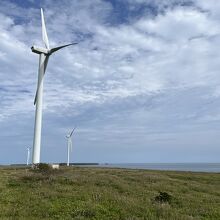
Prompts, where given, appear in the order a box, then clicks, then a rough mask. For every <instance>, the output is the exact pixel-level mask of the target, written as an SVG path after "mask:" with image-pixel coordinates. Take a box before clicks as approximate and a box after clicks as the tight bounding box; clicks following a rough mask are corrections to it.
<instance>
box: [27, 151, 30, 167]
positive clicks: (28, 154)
mask: <svg viewBox="0 0 220 220" xmlns="http://www.w3.org/2000/svg"><path fill="white" fill-rule="evenodd" d="M30 149H31V148H30V147H27V166H28V165H29V158H30Z"/></svg>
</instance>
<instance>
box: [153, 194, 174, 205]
mask: <svg viewBox="0 0 220 220" xmlns="http://www.w3.org/2000/svg"><path fill="white" fill-rule="evenodd" d="M154 199H155V201H156V202H160V203H165V202H167V203H170V202H171V200H172V196H171V195H170V194H168V193H167V192H159V195H157V196H155V198H154Z"/></svg>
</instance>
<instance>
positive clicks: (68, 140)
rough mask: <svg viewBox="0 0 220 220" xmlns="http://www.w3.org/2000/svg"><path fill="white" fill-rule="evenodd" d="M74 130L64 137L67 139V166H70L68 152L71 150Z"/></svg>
mask: <svg viewBox="0 0 220 220" xmlns="http://www.w3.org/2000/svg"><path fill="white" fill-rule="evenodd" d="M75 129H76V128H74V129H73V130H72V131H71V132H70V133H69V134H67V135H66V138H67V164H66V165H67V166H69V165H70V151H71V152H72V150H73V143H72V135H73V132H74V130H75Z"/></svg>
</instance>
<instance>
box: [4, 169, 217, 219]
mask: <svg viewBox="0 0 220 220" xmlns="http://www.w3.org/2000/svg"><path fill="white" fill-rule="evenodd" d="M160 192H162V193H160ZM0 219H100V220H105V219H113V220H117V219H120V220H123V219H124V220H125V219H126V220H137V219H140V220H142V219H143V220H144V219H150V220H151V219H152V220H153V219H167V220H172V219H175V220H182V219H190V220H193V219H212V220H214V219H216V220H218V219H220V174H214V173H211V174H209V173H190V172H172V171H169V172H168V171H147V170H128V169H109V168H86V167H74V168H72V167H70V168H61V170H59V171H53V172H52V171H48V172H37V171H32V170H30V169H24V168H17V169H16V168H1V169H0Z"/></svg>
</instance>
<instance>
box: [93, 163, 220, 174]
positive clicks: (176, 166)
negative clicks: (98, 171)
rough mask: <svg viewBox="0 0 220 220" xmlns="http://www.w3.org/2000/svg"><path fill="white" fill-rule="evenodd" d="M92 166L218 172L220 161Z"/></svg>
mask: <svg viewBox="0 0 220 220" xmlns="http://www.w3.org/2000/svg"><path fill="white" fill-rule="evenodd" d="M91 166H92V167H114V168H129V169H146V170H173V171H190V172H211V173H220V163H118V164H110V163H108V164H106V163H105V164H99V165H91Z"/></svg>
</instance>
